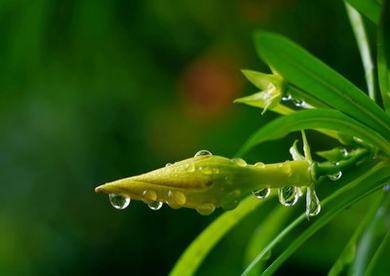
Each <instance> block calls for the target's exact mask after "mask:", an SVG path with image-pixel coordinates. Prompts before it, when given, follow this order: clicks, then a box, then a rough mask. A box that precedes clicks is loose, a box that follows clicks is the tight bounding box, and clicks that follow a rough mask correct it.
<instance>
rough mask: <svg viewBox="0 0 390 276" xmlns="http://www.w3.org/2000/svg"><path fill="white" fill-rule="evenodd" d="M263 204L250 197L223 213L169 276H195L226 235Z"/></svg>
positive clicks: (186, 251)
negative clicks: (211, 251)
mask: <svg viewBox="0 0 390 276" xmlns="http://www.w3.org/2000/svg"><path fill="white" fill-rule="evenodd" d="M263 202H264V200H262V201H260V200H258V199H256V198H254V197H253V196H250V197H248V198H247V199H245V200H244V201H243V202H241V204H240V205H239V206H238V207H237V208H236V209H234V210H232V211H228V212H225V213H223V214H222V215H221V216H220V217H218V218H217V219H216V220H214V222H213V223H212V224H210V225H209V226H208V227H207V228H206V229H205V230H204V231H203V232H202V233H200V235H199V236H198V237H197V238H196V239H195V240H194V241H193V242H192V243H191V244H190V246H189V247H187V249H186V250H185V251H184V253H183V254H182V255H181V256H180V258H179V260H178V261H177V262H176V264H175V266H174V268H173V269H172V271H171V272H170V274H169V275H171V276H181V275H192V274H194V273H195V272H196V270H197V269H198V267H199V265H200V264H201V263H202V261H203V260H204V258H205V257H206V256H207V255H208V253H209V252H210V250H211V249H213V248H214V246H215V245H216V244H217V243H218V242H219V241H220V240H221V239H222V238H223V237H224V236H225V235H226V233H228V232H229V231H230V230H231V229H232V228H233V227H234V226H235V225H236V224H238V223H239V222H240V221H241V220H242V219H243V218H245V217H246V216H247V215H248V214H250V213H251V212H252V211H254V210H255V209H256V208H257V207H258V206H260V204H261V203H263Z"/></svg>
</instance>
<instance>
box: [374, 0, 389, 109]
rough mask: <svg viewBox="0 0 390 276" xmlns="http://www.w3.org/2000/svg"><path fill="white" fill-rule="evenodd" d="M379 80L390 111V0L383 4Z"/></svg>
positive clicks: (379, 37)
mask: <svg viewBox="0 0 390 276" xmlns="http://www.w3.org/2000/svg"><path fill="white" fill-rule="evenodd" d="M377 52H378V80H379V88H380V90H381V96H382V102H383V105H384V107H385V110H386V111H387V112H390V1H385V2H384V4H383V14H382V18H381V22H380V25H379V28H378V42H377Z"/></svg>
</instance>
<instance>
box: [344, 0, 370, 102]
mask: <svg viewBox="0 0 390 276" xmlns="http://www.w3.org/2000/svg"><path fill="white" fill-rule="evenodd" d="M345 8H346V10H347V14H348V17H349V21H350V23H351V26H352V30H353V33H354V35H355V38H356V42H357V46H358V48H359V52H360V57H361V59H362V63H363V68H364V72H365V77H366V82H367V88H368V95H369V96H370V98H371V99H372V100H373V101H375V77H374V74H375V73H374V63H373V61H372V58H371V51H370V45H369V42H368V38H367V34H366V30H365V28H364V23H363V18H362V16H361V15H360V13H359V12H358V11H357V10H355V9H354V8H353V7H352V6H351V5H350V4H348V3H347V2H345Z"/></svg>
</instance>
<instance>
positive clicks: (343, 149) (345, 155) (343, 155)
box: [340, 148, 349, 158]
mask: <svg viewBox="0 0 390 276" xmlns="http://www.w3.org/2000/svg"><path fill="white" fill-rule="evenodd" d="M340 152H341V155H342V157H344V158H345V157H348V155H349V152H348V151H347V150H346V149H345V148H342V149H341V150H340Z"/></svg>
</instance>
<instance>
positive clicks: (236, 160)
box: [232, 158, 247, 167]
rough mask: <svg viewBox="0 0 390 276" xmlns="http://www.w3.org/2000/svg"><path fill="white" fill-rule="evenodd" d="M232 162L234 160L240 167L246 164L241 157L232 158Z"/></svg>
mask: <svg viewBox="0 0 390 276" xmlns="http://www.w3.org/2000/svg"><path fill="white" fill-rule="evenodd" d="M232 162H234V163H235V164H236V165H238V166H240V167H245V166H246V165H247V164H246V161H245V160H244V159H241V158H233V159H232Z"/></svg>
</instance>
